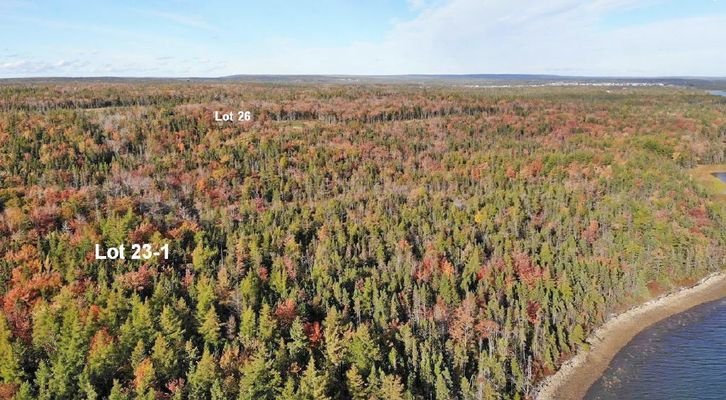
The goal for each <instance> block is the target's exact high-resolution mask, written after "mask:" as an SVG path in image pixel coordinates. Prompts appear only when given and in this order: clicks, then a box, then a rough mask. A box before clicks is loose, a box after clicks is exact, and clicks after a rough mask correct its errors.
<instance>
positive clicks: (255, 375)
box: [239, 350, 281, 400]
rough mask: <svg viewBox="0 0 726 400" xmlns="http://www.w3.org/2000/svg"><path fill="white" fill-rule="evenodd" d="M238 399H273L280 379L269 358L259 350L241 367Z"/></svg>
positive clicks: (278, 389)
mask: <svg viewBox="0 0 726 400" xmlns="http://www.w3.org/2000/svg"><path fill="white" fill-rule="evenodd" d="M240 374H241V378H240V389H239V400H273V399H275V398H277V394H278V393H279V391H280V388H279V386H280V384H281V379H280V375H279V374H278V373H277V371H276V369H275V367H274V365H273V363H272V361H271V360H268V358H267V356H266V354H265V353H264V352H263V351H262V350H260V351H258V352H257V353H255V355H254V356H253V357H252V359H251V360H249V361H248V362H247V363H246V364H245V365H244V367H242V369H241V371H240Z"/></svg>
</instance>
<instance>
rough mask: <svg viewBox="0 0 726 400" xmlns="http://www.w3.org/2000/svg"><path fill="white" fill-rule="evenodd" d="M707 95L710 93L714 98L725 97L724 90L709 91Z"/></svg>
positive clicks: (725, 92) (725, 91)
mask: <svg viewBox="0 0 726 400" xmlns="http://www.w3.org/2000/svg"><path fill="white" fill-rule="evenodd" d="M708 93H711V94H712V95H714V96H724V97H726V90H709V91H708Z"/></svg>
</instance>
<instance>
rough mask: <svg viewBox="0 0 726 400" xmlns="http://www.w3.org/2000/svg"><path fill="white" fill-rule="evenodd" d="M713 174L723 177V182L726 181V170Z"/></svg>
mask: <svg viewBox="0 0 726 400" xmlns="http://www.w3.org/2000/svg"><path fill="white" fill-rule="evenodd" d="M712 175H713V176H715V177H716V178H718V179H721V182H726V172H714V173H713V174H712Z"/></svg>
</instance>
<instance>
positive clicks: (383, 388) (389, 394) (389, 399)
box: [378, 372, 404, 400]
mask: <svg viewBox="0 0 726 400" xmlns="http://www.w3.org/2000/svg"><path fill="white" fill-rule="evenodd" d="M403 393H404V388H403V384H402V383H401V378H399V377H397V376H395V375H387V374H384V373H383V372H381V380H380V389H379V396H378V397H380V398H381V399H386V400H404V397H403Z"/></svg>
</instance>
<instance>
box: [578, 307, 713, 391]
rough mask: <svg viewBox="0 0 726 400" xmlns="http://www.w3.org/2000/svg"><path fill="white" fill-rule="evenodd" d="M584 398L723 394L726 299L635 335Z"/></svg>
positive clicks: (687, 312)
mask: <svg viewBox="0 0 726 400" xmlns="http://www.w3.org/2000/svg"><path fill="white" fill-rule="evenodd" d="M585 398H586V399H719V400H723V399H726V299H721V300H717V301H714V302H711V303H706V304H702V305H700V306H697V307H695V308H692V309H690V310H688V311H686V312H683V313H681V314H677V315H674V316H673V317H671V318H668V319H666V320H664V321H661V322H659V323H657V324H655V325H653V326H652V327H650V328H648V329H646V330H645V331H643V332H641V333H640V334H638V335H637V336H636V337H635V338H633V340H632V341H631V342H630V343H629V344H628V345H627V346H625V347H624V348H623V349H622V350H620V352H619V353H618V354H617V355H616V356H615V358H614V359H613V360H612V361H611V362H610V366H609V367H608V369H607V370H606V371H605V373H604V374H603V376H602V377H601V378H600V379H599V380H598V381H597V382H595V384H594V385H593V386H592V387H591V388H590V390H589V391H588V392H587V395H586V396H585Z"/></svg>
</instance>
